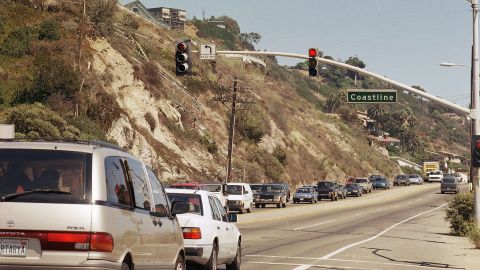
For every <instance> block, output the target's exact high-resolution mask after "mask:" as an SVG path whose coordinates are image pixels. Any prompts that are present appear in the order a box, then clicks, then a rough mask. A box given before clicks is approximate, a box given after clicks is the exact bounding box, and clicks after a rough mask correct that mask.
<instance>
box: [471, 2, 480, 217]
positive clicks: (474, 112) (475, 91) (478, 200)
mask: <svg viewBox="0 0 480 270" xmlns="http://www.w3.org/2000/svg"><path fill="white" fill-rule="evenodd" d="M471 3H472V15H473V50H472V77H473V78H472V93H471V95H472V98H471V100H472V102H471V103H472V104H471V105H470V106H471V113H470V115H471V118H472V133H473V135H480V130H479V128H480V126H479V119H478V118H479V115H480V114H479V107H478V105H479V103H478V99H479V98H480V97H479V94H480V92H479V84H478V83H479V73H478V69H479V62H478V0H471ZM472 150H473V149H472ZM471 152H472V153H473V151H471ZM472 174H473V175H472V185H473V194H474V209H475V221H476V222H477V224H480V187H479V179H478V176H479V174H478V168H472Z"/></svg>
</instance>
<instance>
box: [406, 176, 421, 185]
mask: <svg viewBox="0 0 480 270" xmlns="http://www.w3.org/2000/svg"><path fill="white" fill-rule="evenodd" d="M408 179H410V184H412V185H413V184H415V185H422V184H423V179H422V177H421V176H420V175H418V174H410V175H409V176H408Z"/></svg>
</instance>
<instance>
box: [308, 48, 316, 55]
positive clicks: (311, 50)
mask: <svg viewBox="0 0 480 270" xmlns="http://www.w3.org/2000/svg"><path fill="white" fill-rule="evenodd" d="M308 57H317V49H314V48H310V49H308Z"/></svg>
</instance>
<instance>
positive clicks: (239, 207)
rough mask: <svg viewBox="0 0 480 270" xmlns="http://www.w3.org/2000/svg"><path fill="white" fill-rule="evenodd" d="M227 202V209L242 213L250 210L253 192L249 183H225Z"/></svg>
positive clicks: (252, 204)
mask: <svg viewBox="0 0 480 270" xmlns="http://www.w3.org/2000/svg"><path fill="white" fill-rule="evenodd" d="M227 194H228V196H227V204H228V209H229V210H233V211H238V212H239V213H240V214H243V213H244V212H245V211H247V212H248V213H251V212H252V209H253V206H254V203H253V192H252V189H251V188H250V185H249V184H246V183H228V184H227Z"/></svg>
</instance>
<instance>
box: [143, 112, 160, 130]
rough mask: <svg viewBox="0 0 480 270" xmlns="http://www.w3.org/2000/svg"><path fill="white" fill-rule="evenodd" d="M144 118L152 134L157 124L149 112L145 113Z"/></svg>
mask: <svg viewBox="0 0 480 270" xmlns="http://www.w3.org/2000/svg"><path fill="white" fill-rule="evenodd" d="M144 117H145V121H147V123H148V125H149V126H150V131H151V132H153V131H154V130H155V128H156V127H157V122H156V121H155V118H154V117H153V115H152V114H151V113H150V112H147V113H146V114H145V116H144Z"/></svg>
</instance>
